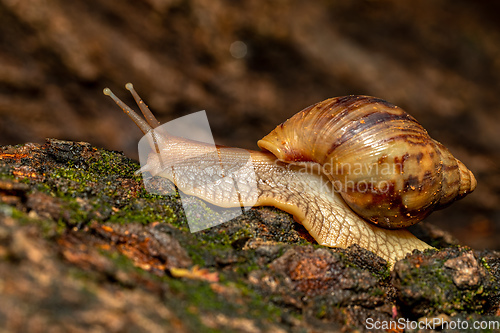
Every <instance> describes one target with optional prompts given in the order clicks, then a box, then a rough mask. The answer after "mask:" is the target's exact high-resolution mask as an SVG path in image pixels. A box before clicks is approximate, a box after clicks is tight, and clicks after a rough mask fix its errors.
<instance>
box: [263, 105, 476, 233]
mask: <svg viewBox="0 0 500 333" xmlns="http://www.w3.org/2000/svg"><path fill="white" fill-rule="evenodd" d="M258 145H259V147H260V148H262V149H265V150H268V151H270V152H271V153H273V154H274V155H275V156H276V157H277V158H278V159H279V160H281V161H284V162H287V163H294V162H295V163H319V165H321V166H322V170H323V172H324V173H325V174H326V175H327V176H328V178H329V179H330V180H331V181H332V182H333V184H334V186H335V189H336V190H337V191H339V192H340V194H341V195H342V197H343V198H344V200H345V201H346V202H347V204H348V205H349V206H350V207H351V208H352V209H353V210H354V211H355V212H356V213H358V214H359V215H360V216H362V217H363V218H365V219H366V220H369V221H371V222H373V223H375V224H377V225H379V226H382V227H385V228H390V229H395V228H403V227H407V226H410V225H412V224H415V223H417V222H419V221H420V220H422V219H423V218H425V217H426V216H427V215H428V214H430V213H431V212H432V210H435V209H439V208H442V207H444V206H446V205H447V204H449V203H451V202H452V201H454V200H457V199H459V198H461V197H463V196H464V195H466V194H467V193H470V192H471V191H473V190H474V188H475V186H476V180H475V178H474V175H473V174H472V172H470V171H469V170H468V169H467V168H466V167H465V165H464V164H463V163H462V162H460V161H459V160H457V159H456V158H455V157H453V156H452V155H451V153H450V152H449V151H448V150H447V149H446V148H445V147H444V146H443V145H441V144H440V143H439V142H437V141H435V140H433V139H432V138H431V137H430V136H429V135H428V134H427V131H426V130H425V129H424V128H423V127H422V126H421V125H420V124H419V123H418V122H417V121H416V120H415V118H413V117H412V116H410V115H409V114H408V113H406V112H405V111H404V110H402V109H401V108H399V107H397V106H395V105H392V104H390V103H388V102H386V101H384V100H381V99H378V98H374V97H369V96H345V97H337V98H331V99H328V100H325V101H323V102H319V103H316V104H314V105H312V106H309V107H307V108H305V109H304V110H302V111H301V112H299V113H297V114H296V115H295V116H293V117H292V118H290V119H288V120H287V121H286V122H284V123H283V124H281V125H279V126H278V127H276V129H274V130H273V131H272V132H271V133H270V134H268V135H267V136H265V137H264V138H263V139H262V140H260V141H259V142H258Z"/></svg>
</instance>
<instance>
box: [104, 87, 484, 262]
mask: <svg viewBox="0 0 500 333" xmlns="http://www.w3.org/2000/svg"><path fill="white" fill-rule="evenodd" d="M126 88H127V89H128V90H130V91H131V93H132V95H133V96H134V98H135V100H136V101H137V104H138V105H139V107H140V109H141V111H142V113H143V115H144V117H145V119H146V121H144V120H143V119H142V118H141V117H140V116H139V115H137V114H136V113H135V112H134V111H133V110H132V109H131V108H130V107H128V106H127V105H125V104H124V103H123V102H122V101H121V100H120V99H118V98H117V97H116V96H115V95H114V94H113V93H112V92H111V91H110V90H109V89H108V88H106V89H104V93H105V94H106V95H109V96H111V97H112V98H113V100H114V101H115V102H116V103H117V104H118V105H119V106H120V107H121V108H122V109H123V110H124V112H125V113H126V114H127V115H128V116H129V117H130V118H131V119H132V120H133V121H134V122H135V123H136V125H137V126H138V127H139V128H140V129H141V131H142V132H143V133H144V134H146V135H147V137H148V140H149V144H150V146H151V149H152V153H151V154H150V155H149V157H148V162H147V165H146V166H145V167H143V168H142V169H141V170H148V171H149V172H151V173H152V174H153V175H156V176H159V177H164V178H167V179H169V180H171V181H173V182H174V183H175V184H176V185H177V187H178V188H179V189H180V190H181V191H182V192H184V193H185V194H190V195H195V196H197V197H199V198H201V199H203V200H205V201H207V202H209V203H212V204H215V205H218V206H221V207H242V206H274V207H277V208H279V209H282V210H284V211H287V212H289V213H291V214H293V216H294V218H295V219H296V220H297V221H298V222H299V223H302V224H303V225H304V227H305V228H306V229H307V230H308V231H309V233H310V234H311V235H312V236H313V237H314V238H315V239H316V240H317V241H318V243H319V244H322V245H326V246H332V247H343V248H347V247H349V246H351V245H353V244H358V245H359V246H361V247H364V248H366V249H368V250H370V251H373V252H374V253H376V254H378V255H379V256H381V257H382V258H384V259H386V260H388V261H389V262H395V261H396V260H399V259H401V258H403V257H404V256H405V255H406V254H407V253H409V252H411V251H413V250H414V249H418V250H424V249H428V248H431V247H430V246H429V245H427V244H426V243H424V242H422V241H421V240H419V239H418V238H416V237H415V236H413V235H412V234H411V233H410V232H408V231H407V230H405V229H397V230H393V229H388V228H401V227H405V226H407V225H411V224H414V223H416V222H418V221H420V220H421V219H423V218H424V217H425V216H427V215H428V214H429V213H430V212H431V211H432V210H433V209H437V208H440V207H442V206H444V205H447V204H449V203H451V202H452V201H453V200H456V199H459V198H461V197H462V196H464V195H465V194H467V193H469V192H471V191H473V190H474V188H475V186H476V180H475V178H474V176H473V174H472V173H471V172H470V171H469V170H468V169H467V168H466V167H465V166H464V165H463V164H462V163H461V162H460V161H458V160H457V159H455V158H454V157H453V156H452V155H451V154H450V153H449V151H448V150H447V149H446V148H445V147H443V146H442V145H441V144H440V143H438V142H437V141H434V140H433V139H431V138H430V137H429V135H428V134H427V132H426V131H425V130H424V129H423V128H422V126H421V125H420V124H418V122H417V121H416V120H415V119H414V118H413V117H411V116H410V115H408V114H407V113H406V112H404V111H403V110H402V109H401V108H398V107H396V106H394V105H392V104H390V103H388V102H386V101H383V100H381V99H377V98H373V97H367V96H346V97H338V98H331V99H328V100H325V101H323V102H319V103H317V104H314V105H312V106H310V107H308V108H306V109H304V110H302V111H301V112H299V113H298V114H296V115H295V116H293V117H292V118H290V119H289V120H287V121H286V122H284V123H283V124H281V125H279V126H278V127H277V128H276V129H275V130H273V131H272V132H271V133H270V134H269V135H267V136H265V137H264V138H263V139H262V140H260V141H259V142H258V145H259V147H261V149H263V150H264V151H252V150H247V151H246V152H247V153H246V154H242V153H241V150H237V149H232V148H228V147H221V146H216V152H213V151H211V149H212V148H213V146H210V145H207V144H204V143H201V142H196V141H191V140H187V139H183V138H179V137H176V136H172V135H170V134H169V133H166V132H162V131H155V130H154V129H155V127H157V126H158V125H159V122H158V121H157V120H156V119H155V117H154V116H153V115H152V114H151V112H150V111H149V109H148V108H147V106H146V105H145V104H144V102H143V101H142V100H141V99H140V97H139V96H138V95H137V93H136V92H135V90H134V89H133V87H132V84H130V83H129V84H127V85H126ZM158 133H160V134H158ZM213 153H215V155H216V156H217V157H216V158H212V159H207V158H206V157H207V156H208V155H210V154H213ZM249 158H250V160H251V162H252V163H251V165H252V167H253V169H254V170H251V172H249V174H250V173H251V174H252V175H253V176H252V177H254V178H256V188H257V191H255V192H251V191H250V192H244V191H243V192H237V191H235V190H234V184H233V181H236V182H238V184H237V185H238V186H237V187H238V188H249V187H251V186H249V184H250V182H251V181H252V179H250V178H251V177H245V173H243V174H242V175H240V176H239V177H238V178H237V179H225V180H224V181H222V182H210V181H208V182H207V181H204V180H205V179H209V178H210V176H211V175H213V174H214V173H215V172H214V170H217V167H219V165H218V164H221V162H220V161H222V160H224V163H225V165H224V167H225V169H226V170H231V169H240V168H241V165H245V164H246V163H247V161H248V159H249ZM173 165H175V168H172V166H173ZM194 166H196V168H195V167H194ZM200 166H201V167H200ZM174 169H175V171H174ZM226 178H227V177H226ZM253 181H255V180H253ZM228 184H229V185H228ZM325 184H326V186H325ZM367 221H370V222H373V223H368V222H367ZM380 226H384V227H385V228H380Z"/></svg>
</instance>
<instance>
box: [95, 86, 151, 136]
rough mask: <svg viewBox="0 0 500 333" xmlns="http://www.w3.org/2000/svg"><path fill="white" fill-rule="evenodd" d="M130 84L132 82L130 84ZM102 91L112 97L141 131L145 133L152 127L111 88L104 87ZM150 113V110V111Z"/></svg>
mask: <svg viewBox="0 0 500 333" xmlns="http://www.w3.org/2000/svg"><path fill="white" fill-rule="evenodd" d="M129 84H130V83H129ZM130 85H131V86H132V84H130ZM132 89H133V88H132ZM102 92H103V93H104V95H107V96H109V97H111V98H112V99H113V101H115V103H116V104H118V106H119V107H120V108H121V109H122V110H123V112H125V114H126V115H127V116H129V117H130V119H132V121H133V122H134V123H135V124H136V125H137V127H139V129H140V130H141V131H142V133H144V134H146V133H147V132H149V131H150V130H151V129H152V127H151V126H150V125H148V123H147V122H145V121H144V119H142V118H141V116H139V115H138V114H137V113H136V112H135V111H134V110H132V108H131V107H130V106H128V105H127V104H125V103H124V102H123V101H122V100H121V99H119V98H118V97H116V95H115V94H113V92H112V91H111V89H109V88H104V90H103V91H102ZM134 92H135V91H134ZM136 94H137V93H136ZM148 111H149V110H148ZM150 113H151V111H150ZM153 118H154V117H153ZM155 120H156V119H155Z"/></svg>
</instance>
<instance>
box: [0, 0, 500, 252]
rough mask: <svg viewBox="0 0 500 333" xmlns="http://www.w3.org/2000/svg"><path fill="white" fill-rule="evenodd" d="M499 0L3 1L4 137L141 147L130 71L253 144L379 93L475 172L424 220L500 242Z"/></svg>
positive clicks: (178, 111) (220, 132)
mask: <svg viewBox="0 0 500 333" xmlns="http://www.w3.org/2000/svg"><path fill="white" fill-rule="evenodd" d="M499 12H500V4H499V3H498V2H497V1H457V0H454V1H451V0H429V1H411V2H403V1H398V0H384V1H375V0H373V1H345V0H342V1H340V0H339V1H315V2H311V1H288V0H280V1H273V2H269V1H255V0H253V1H252V0H248V1H230V0H227V1H222V0H141V1H106V0H85V1H84V0H72V1H63V0H44V1H42V0H21V1H19V0H17V1H16V0H0V144H2V145H3V144H17V143H25V142H28V141H32V142H43V141H44V138H45V137H54V138H59V139H68V140H78V141H87V142H91V143H92V144H94V145H97V146H101V147H105V148H108V149H114V150H123V151H124V152H125V153H126V154H127V155H128V156H130V157H132V158H136V157H137V142H138V140H139V138H140V137H141V133H140V132H139V130H138V129H137V128H136V127H135V125H133V123H132V122H131V121H130V120H129V119H128V118H127V117H126V116H124V115H123V114H122V113H121V112H120V111H119V110H118V109H117V107H116V105H115V104H114V103H113V102H112V101H110V100H109V98H108V97H106V96H104V95H103V94H102V89H103V88H104V87H105V86H109V87H110V88H112V89H113V90H114V91H115V93H117V94H118V95H119V96H121V97H123V98H124V100H125V101H126V102H127V103H130V104H133V100H132V99H131V98H130V97H129V96H128V92H127V91H126V90H125V89H124V88H123V86H124V84H125V83H126V82H129V81H130V82H133V83H134V85H135V87H136V89H137V90H138V92H139V93H140V94H141V96H142V97H143V98H144V99H145V100H146V101H147V102H148V104H149V106H150V107H151V108H152V110H153V111H154V113H155V114H156V115H158V118H159V119H160V121H162V122H165V121H168V120H170V119H173V118H176V117H179V116H182V115H185V114H188V113H191V112H194V111H198V110H202V109H206V110H207V113H208V116H209V120H210V124H211V126H212V131H213V133H214V136H215V139H216V142H218V143H221V144H227V145H232V146H237V147H245V148H254V149H255V148H256V142H257V140H258V139H259V138H260V137H262V136H264V135H265V134H267V133H268V132H269V131H270V130H271V129H272V128H274V127H275V126H276V125H278V124H279V123H281V122H282V121H284V120H285V119H286V118H287V117H290V116H291V115H293V114H294V113H296V112H297V111H299V110H301V109H302V108H304V107H306V106H308V105H310V104H312V103H315V102H317V101H320V100H323V99H326V98H328V97H333V96H341V95H348V94H367V95H373V96H377V97H381V98H383V99H386V100H388V101H390V102H392V103H394V104H396V105H399V106H401V107H403V108H404V109H405V110H407V111H409V112H410V113H411V114H412V115H413V116H415V117H416V118H417V119H418V120H419V121H420V122H421V123H422V124H423V125H424V127H425V128H427V129H428V131H429V132H430V134H431V136H432V137H433V138H435V139H437V140H438V141H441V142H442V143H443V144H445V145H446V146H447V147H448V148H450V150H451V151H452V152H453V153H454V155H455V156H456V157H457V158H459V159H461V160H462V161H463V162H464V163H465V164H466V165H467V166H468V167H469V168H470V169H471V170H472V171H473V172H474V173H475V174H476V177H477V178H478V182H479V186H478V188H477V190H476V192H475V193H474V194H473V195H470V196H469V197H467V198H466V199H464V200H462V201H460V202H458V203H455V204H454V205H453V206H452V207H450V208H448V209H446V210H444V211H440V212H436V213H434V214H433V215H431V216H430V217H429V218H428V220H429V221H431V222H432V223H434V224H436V225H439V226H441V227H442V228H444V229H446V230H448V231H450V232H452V234H453V235H454V236H455V237H457V238H458V239H459V240H460V242H461V243H463V244H467V245H470V246H472V247H474V248H478V249H481V248H490V249H500V241H499V239H500V237H499V235H500V210H499V209H498V208H497V207H498V206H499V204H500V198H499V194H500V173H499V166H500V112H499V110H500V102H499V95H500V94H499V92H500V80H499V79H498V76H499V73H500V20H498V13H499ZM235 42H236V43H235ZM245 48H246V50H245Z"/></svg>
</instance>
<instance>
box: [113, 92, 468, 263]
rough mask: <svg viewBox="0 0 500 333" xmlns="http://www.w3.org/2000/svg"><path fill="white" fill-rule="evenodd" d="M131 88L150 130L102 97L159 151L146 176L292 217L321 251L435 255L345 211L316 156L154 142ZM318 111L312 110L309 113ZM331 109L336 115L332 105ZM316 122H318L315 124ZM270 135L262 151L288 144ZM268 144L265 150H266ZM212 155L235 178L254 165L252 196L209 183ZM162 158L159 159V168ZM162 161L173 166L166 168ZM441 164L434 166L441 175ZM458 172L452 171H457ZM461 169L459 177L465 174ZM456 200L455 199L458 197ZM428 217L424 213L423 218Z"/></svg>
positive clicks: (244, 181)
mask: <svg viewBox="0 0 500 333" xmlns="http://www.w3.org/2000/svg"><path fill="white" fill-rule="evenodd" d="M126 87H127V89H128V90H130V91H131V92H132V94H133V95H134V97H135V98H136V101H137V103H138V105H139V106H140V108H141V111H142V112H143V114H144V116H145V118H146V119H147V120H148V123H149V125H148V123H146V122H144V121H143V120H142V119H141V118H140V117H139V116H138V115H137V114H135V112H134V111H132V109H130V108H129V107H127V106H126V105H125V104H124V103H123V102H121V101H120V100H119V99H118V98H117V97H116V96H114V94H112V93H111V91H109V89H105V91H104V92H105V94H106V95H110V96H111V97H112V98H113V99H114V100H115V102H116V103H117V104H118V105H119V106H120V107H122V108H123V109H124V111H125V113H127V115H129V116H130V118H131V119H132V120H134V122H135V123H136V124H137V125H138V126H139V127H140V128H141V130H142V131H143V133H145V134H148V135H150V137H151V140H150V142H151V146H152V148H153V146H154V147H155V149H156V151H157V153H152V154H150V156H149V158H148V163H147V165H146V167H145V168H143V169H144V170H148V171H149V172H151V173H152V174H153V175H155V176H160V177H164V178H167V179H169V180H171V181H172V182H174V183H175V184H176V185H177V187H178V188H179V189H180V190H181V191H182V192H184V193H185V194H189V195H194V196H197V197H199V198H201V199H203V200H205V201H207V202H209V203H211V204H215V205H217V206H221V207H241V206H274V207H276V208H279V209H281V210H284V211H286V212H288V213H290V214H292V215H293V216H294V218H295V220H296V221H297V222H299V223H301V224H302V225H303V226H304V227H305V228H306V229H307V230H308V231H309V233H310V234H311V235H312V236H313V237H314V239H315V240H316V241H317V242H318V243H319V244H321V245H325V246H330V247H341V248H347V247H349V246H351V245H354V244H357V245H359V246H361V247H363V248H365V249H367V250H370V251H372V252H374V253H375V254H377V255H379V256H380V257H382V258H384V259H386V260H387V261H389V262H395V261H397V260H399V259H402V258H404V257H405V256H406V254H408V253H410V252H412V251H413V250H415V249H417V250H425V249H429V248H431V247H430V246H429V245H428V244H426V243H424V242H422V241H421V240H419V239H418V238H416V237H415V236H414V235H412V234H411V233H410V232H409V231H407V230H406V229H397V230H390V229H386V228H381V227H379V226H377V225H374V224H371V223H369V222H367V221H366V220H364V219H363V218H362V217H360V216H359V215H358V214H356V213H355V212H354V211H353V210H352V209H351V208H350V207H349V205H347V204H346V202H345V201H344V199H343V198H342V196H341V194H340V193H339V192H338V191H337V189H335V188H334V185H333V184H332V182H331V176H330V175H328V173H327V172H325V170H324V167H323V166H320V164H318V162H316V161H315V160H314V159H313V158H310V156H311V154H309V155H307V154H306V151H307V150H304V151H303V152H301V153H295V155H293V156H294V157H293V159H290V158H283V156H284V155H286V154H287V153H286V150H282V151H285V153H284V155H283V154H282V155H280V154H279V153H276V152H275V153H276V156H275V155H274V154H271V153H270V152H266V151H251V150H241V149H232V148H228V147H222V146H217V147H216V149H217V151H216V152H214V151H213V146H210V145H207V144H204V143H201V142H196V141H190V140H186V139H182V138H178V137H175V136H171V135H168V134H163V135H162V136H161V137H159V136H156V135H155V134H154V131H152V128H154V127H156V126H157V125H158V122H157V121H156V120H155V119H154V117H152V115H151V113H150V111H149V109H146V107H145V105H144V103H143V102H142V100H140V98H139V97H138V96H137V94H136V93H135V91H134V90H133V87H132V85H131V84H127V86H126ZM362 98H365V97H355V96H350V97H349V99H350V100H351V101H356V100H358V99H362ZM327 101H329V102H328V103H329V104H331V102H332V101H331V100H327ZM327 101H325V102H327ZM378 101H380V100H377V102H376V103H379V102H378ZM365 102H366V101H365ZM371 102H373V101H371ZM385 103H386V102H385ZM318 104H320V103H318ZM318 104H316V105H318ZM351 104H352V103H351ZM365 104H367V103H365ZM365 104H363V105H365ZM382 104H383V103H382ZM313 107H314V106H311V107H310V108H313ZM328 108H331V105H330V106H329V107H328ZM307 109H308V108H306V109H305V110H307ZM307 112H308V111H304V110H303V111H302V112H300V113H299V114H297V115H296V116H295V117H303V116H304V115H305V114H306V113H307ZM398 112H399V111H398ZM404 117H406V116H404ZM409 117H410V116H409ZM293 119H294V118H291V119H290V120H293ZM290 120H289V121H290ZM314 122H318V120H315V121H313V123H314ZM415 122H416V121H415ZM286 124H287V123H286V122H285V123H284V124H282V125H280V126H278V127H277V129H283V128H285V127H286ZM303 124H304V123H303ZM417 124H418V123H417ZM317 125H318V124H312V125H310V126H316V128H323V127H322V126H317ZM308 126H309V125H304V126H303V127H304V128H305V129H306V130H307V127H308ZM419 126H420V125H419ZM351 130H352V129H351ZM275 131H276V130H275ZM275 131H273V132H275ZM424 131H425V130H424ZM273 132H271V134H270V135H271V139H269V136H268V137H265V138H264V139H263V140H261V141H259V146H260V147H261V148H264V149H267V150H270V151H273V148H272V145H275V144H276V142H277V140H278V141H279V142H278V143H279V144H281V145H284V146H287V141H286V140H285V139H283V138H280V139H277V136H276V135H274V134H273ZM425 134H426V132H425ZM293 137H294V139H296V138H297V137H298V136H297V134H293ZM340 137H341V136H340ZM266 140H267V141H268V143H265V141H266ZM431 140H432V139H431ZM269 142H270V143H269ZM436 145H437V146H438V148H437V149H445V148H444V147H442V146H441V145H440V144H437V143H436ZM332 146H333V145H332V144H330V145H329V147H330V148H331V147H332ZM274 150H276V149H274ZM242 151H244V153H242ZM214 153H215V154H217V155H218V156H219V157H223V159H224V168H225V169H226V170H231V169H232V168H233V166H234V168H240V169H241V165H242V164H245V161H246V160H247V159H250V161H251V165H252V166H253V170H251V171H252V172H254V173H255V176H256V181H257V183H256V188H257V190H256V191H245V190H244V189H245V188H250V187H251V185H252V184H250V182H251V179H250V176H249V177H245V175H244V173H243V175H240V176H239V177H238V178H237V181H238V184H237V186H236V188H238V189H240V191H239V192H236V191H235V190H234V188H235V186H234V184H233V183H232V182H228V183H224V182H222V183H220V182H219V183H218V184H217V185H215V184H214V183H213V182H207V181H206V179H208V178H209V177H210V175H211V174H213V173H214V172H215V170H217V169H218V168H220V165H218V164H219V163H220V162H219V159H216V158H215V159H214V158H207V156H209V155H210V154H214ZM299 155H302V159H298V158H296V157H297V156H299ZM277 156H278V157H277ZM304 156H305V157H306V158H304ZM446 156H447V157H446V159H448V160H450V161H455V159H454V158H452V157H449V156H448V155H446ZM160 158H161V159H162V160H161V161H160ZM446 159H445V161H446ZM165 161H168V163H167V165H166V164H165ZM285 161H286V162H285ZM448 162H449V161H448ZM437 164H439V165H441V166H442V164H443V162H439V163H437ZM437 164H432V165H433V166H434V167H437V166H436V165H437ZM172 165H175V172H173V168H172V167H171V166H172ZM194 166H196V168H195V167H194ZM455 168H456V167H453V169H455ZM457 168H459V169H460V167H457ZM440 169H442V167H441V168H440ZM460 170H461V169H460ZM465 170H466V171H464V170H461V171H460V173H459V176H460V175H462V177H464V176H469V174H470V175H471V173H470V171H468V170H467V169H465ZM243 172H245V170H243ZM472 177H473V176H472ZM442 182H443V181H441V180H440V181H438V183H442ZM452 183H453V184H454V185H453V187H454V188H456V187H457V185H456V184H455V179H454V180H453V181H452ZM469 183H470V185H469V186H468V188H467V190H464V191H463V192H470V191H472V190H473V188H474V186H475V179H473V178H472V180H471V181H470V182H469ZM465 187H467V186H465ZM458 188H460V186H458ZM242 189H243V190H242ZM438 192H439V191H438ZM456 192H457V193H458V192H459V191H456ZM460 195H462V194H459V195H455V197H457V198H458V197H459V196H460ZM432 197H434V196H432ZM446 200H447V201H446V203H449V202H450V201H451V200H452V199H449V198H448V197H447V198H446ZM433 205H435V203H433ZM427 214H428V213H427V212H426V213H425V214H423V215H427Z"/></svg>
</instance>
